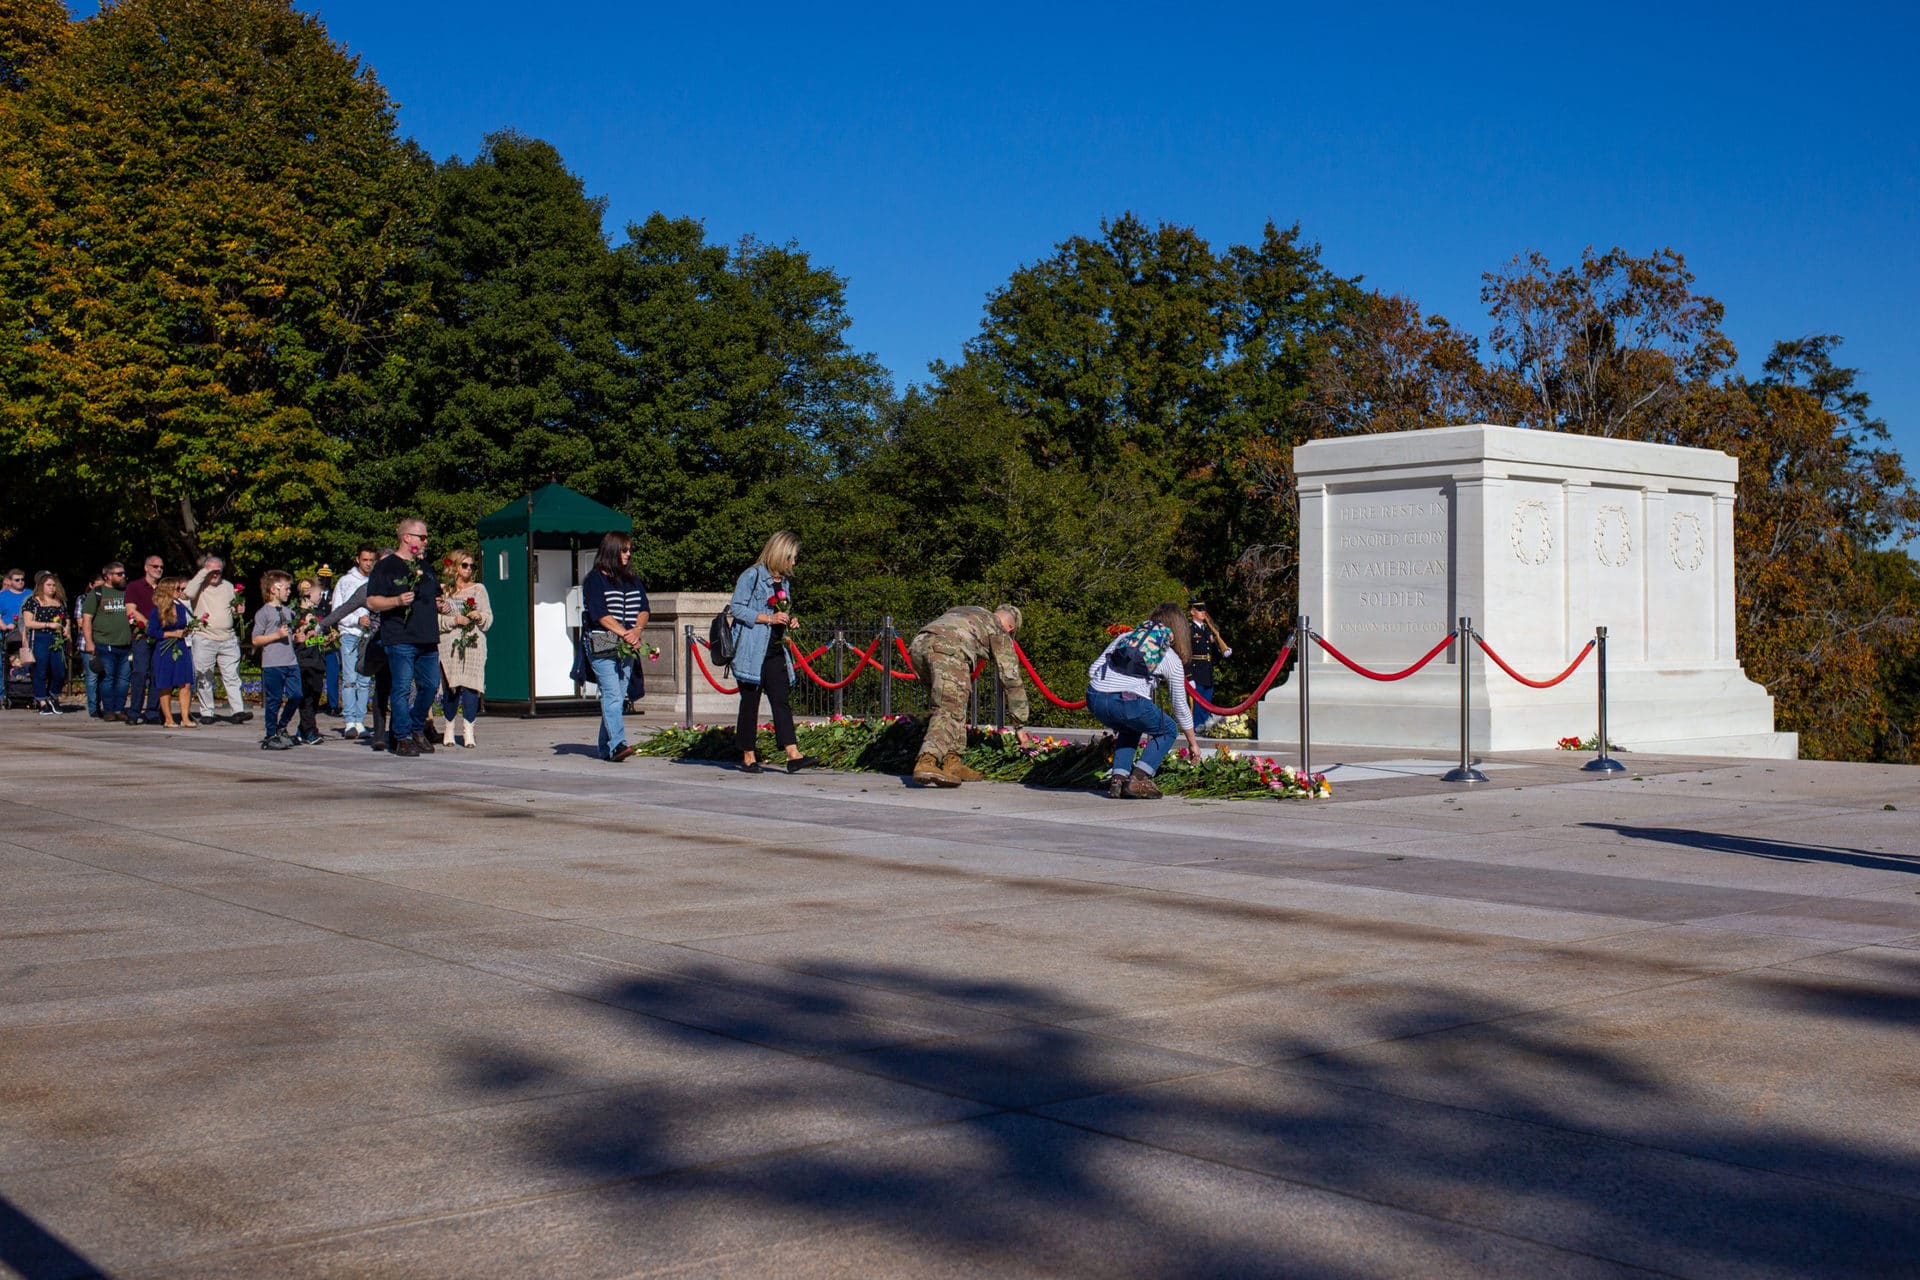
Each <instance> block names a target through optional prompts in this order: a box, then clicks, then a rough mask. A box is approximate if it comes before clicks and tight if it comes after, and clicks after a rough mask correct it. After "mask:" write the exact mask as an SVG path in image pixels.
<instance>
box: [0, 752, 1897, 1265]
mask: <svg viewBox="0 0 1920 1280" xmlns="http://www.w3.org/2000/svg"><path fill="white" fill-rule="evenodd" d="M482 733H483V742H484V749H483V750H480V751H474V752H466V751H452V752H448V751H444V750H443V751H441V752H440V753H439V754H437V755H435V756H433V757H430V758H427V759H422V760H419V761H395V760H389V759H387V758H385V757H382V756H376V755H374V754H372V753H370V752H367V751H365V750H362V749H359V748H356V747H351V746H348V745H346V744H343V743H339V742H333V743H329V744H328V745H326V746H322V747H316V748H311V749H307V750H301V751H296V752H288V753H284V754H267V753H262V752H260V751H258V750H257V749H255V746H254V739H253V735H252V734H251V733H250V732H248V731H247V730H244V729H225V728H215V729H205V730H199V731H196V732H190V733H189V732H175V733H166V732H162V731H160V730H157V729H150V730H142V731H133V730H128V729H125V728H122V727H119V726H106V725H98V724H94V723H91V722H84V723H83V722H79V721H78V720H77V719H76V720H70V721H64V722H59V723H49V722H47V721H44V720H41V719H38V718H34V717H30V716H26V715H20V714H9V715H6V716H0V763H3V765H4V776H5V777H6V779H7V781H8V786H7V788H6V790H5V793H4V796H0V807H3V808H4V816H5V824H4V826H5V830H4V833H0V885H4V890H5V892H4V896H3V897H0V1274H10V1275H22V1276H29V1277H35V1278H40V1277H54V1276H75V1275H86V1274H103V1275H111V1276H116V1277H119V1276H126V1277H133V1276H140V1277H146V1276H169V1277H196V1278H198V1277H249V1278H252V1277H282V1276H289V1277H306V1276H355V1277H359V1276H369V1277H416V1276H419V1277H441V1276H444V1277H474V1276H516V1277H517V1276H566V1277H601V1276H625V1275H656V1274H666V1275H691V1276H754V1277H759V1276H782V1277H785V1276H803V1277H804V1276H956V1277H958V1276H967V1277H977V1276H993V1277H999V1276H1027V1275H1087V1276H1102V1277H1106V1276H1154V1277H1157V1276H1255V1275H1269V1274H1271V1275H1296V1276H1324V1277H1363V1276H1488V1275H1503V1276H1556V1277H1557V1276H1588V1275H1614V1274H1630V1273H1637V1272H1653V1273H1659V1274H1665V1275H1683V1276H1720V1275H1725V1276H1735V1275H1737V1276H1757V1275H1769V1276H1771V1275H1778V1276H1839V1275H1881V1276H1891V1275H1906V1276H1912V1275H1916V1274H1920V1105H1917V1104H1920V1053H1917V1048H1920V824H1916V821H1915V819H1916V816H1920V770H1915V769H1908V768H1894V767H1880V766H1865V765H1831V764H1794V763H1790V762H1777V761H1765V762H1729V761H1716V762H1702V761H1680V760H1653V759H1646V758H1641V757H1633V756H1629V757H1627V759H1628V761H1629V762H1630V763H1631V764H1632V765H1633V767H1634V770H1635V771H1636V772H1637V773H1638V774H1639V775H1640V779H1639V780H1637V781H1636V780H1634V779H1633V778H1632V777H1619V778H1615V779H1611V780H1600V779H1593V778H1591V777H1590V776H1586V775H1582V774H1581V773H1579V771H1578V766H1579V764H1580V761H1581V757H1578V756H1572V755H1556V754H1554V753H1550V752H1548V753H1540V754H1537V755H1528V756H1520V757H1502V758H1498V759H1496V760H1494V761H1491V762H1490V764H1492V765H1494V766H1505V767H1496V768H1494V770H1493V773H1494V779H1493V781H1492V782H1490V783H1489V784H1487V785H1485V786H1484V787H1481V788H1479V789H1476V790H1471V791H1465V790H1458V789H1450V788H1448V787H1446V786H1444V785H1442V784H1440V783H1438V782H1436V781H1434V780H1433V779H1431V778H1420V777H1393V776H1380V777H1377V778H1376V779H1375V780H1371V781H1361V782H1356V783H1353V784H1351V785H1346V786H1342V787H1341V789H1340V791H1339V794H1338V795H1337V796H1336V798H1335V799H1334V800H1332V801H1330V802H1320V803H1317V804H1308V803H1294V804H1278V803H1257V804H1255V803H1227V802H1188V801H1180V800H1167V801H1164V802H1161V803H1159V804H1146V803H1140V802H1134V803H1124V802H1118V803H1117V802H1110V801H1107V800H1105V799H1103V798H1099V797H1095V796H1092V795H1080V794H1065V793H1060V792H1047V791H1038V790H1028V789H1025V788H1022V787H1018V786H1011V785H974V786H968V787H965V788H962V789H960V790H958V791H920V790H915V789H912V788H909V787H906V786H904V785H902V783H901V782H900V781H899V780H897V779H892V778H884V777H875V776H855V775H802V776H800V777H787V776H784V775H768V776H764V777H760V778H748V777H745V776H742V775H739V774H737V773H733V772H731V771H729V770H724V769H720V768H717V767H714V766H708V765H697V764H668V763H664V762H659V761H650V760H643V759H635V760H633V761H631V762H629V763H628V764H626V765H624V766H621V767H618V768H616V767H612V766H608V765H604V764H601V763H599V762H597V761H594V760H593V759H591V758H590V757H589V756H588V755H587V754H586V749H585V748H584V747H582V746H580V745H578V744H581V743H586V742H589V741H590V740H591V739H592V736H593V722H592V721H591V720H584V719H565V720H555V719H542V720H539V721H534V722H525V721H519V720H514V719H508V718H505V717H495V718H492V719H489V720H486V721H483V722H482ZM556 744H558V745H557V746H556ZM1338 755H1339V753H1337V752H1335V751H1331V750H1328V751H1323V752H1322V753H1320V754H1319V757H1318V758H1320V759H1321V760H1322V761H1326V760H1333V759H1337V758H1338ZM1889 805H1890V806H1893V808H1891V809H1889V808H1887V807H1886V806H1889Z"/></svg>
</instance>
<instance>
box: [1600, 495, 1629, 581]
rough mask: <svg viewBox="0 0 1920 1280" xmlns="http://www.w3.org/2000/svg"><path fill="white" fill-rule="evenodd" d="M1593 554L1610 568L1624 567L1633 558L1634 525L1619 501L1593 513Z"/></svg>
mask: <svg viewBox="0 0 1920 1280" xmlns="http://www.w3.org/2000/svg"><path fill="white" fill-rule="evenodd" d="M1593 554H1594V555H1595V556H1596V557H1597V558H1598V559H1599V561H1600V563H1601V564H1603V565H1606V566H1607V567H1608V568H1609V569H1619V568H1624V567H1625V566H1626V564H1627V562H1628V561H1630V560H1632V559H1633V526H1632V524H1630V523H1629V522H1628V520H1627V509H1626V508H1625V507H1623V506H1621V505H1620V504H1619V503H1617V502H1616V503H1608V504H1607V505H1606V506H1604V507H1601V508H1600V509H1599V510H1598V511H1595V512H1594V513H1593Z"/></svg>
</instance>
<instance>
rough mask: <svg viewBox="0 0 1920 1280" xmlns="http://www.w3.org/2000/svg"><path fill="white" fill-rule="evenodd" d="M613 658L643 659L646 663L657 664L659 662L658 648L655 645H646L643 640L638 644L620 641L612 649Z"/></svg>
mask: <svg viewBox="0 0 1920 1280" xmlns="http://www.w3.org/2000/svg"><path fill="white" fill-rule="evenodd" d="M613 656H614V657H616V658H645V659H646V660H647V661H648V662H658V661H660V646H659V645H657V644H648V643H647V642H646V641H645V640H642V641H641V642H640V643H639V644H634V643H633V642H632V641H631V640H622V641H621V642H620V643H619V644H617V645H615V646H614V647H613Z"/></svg>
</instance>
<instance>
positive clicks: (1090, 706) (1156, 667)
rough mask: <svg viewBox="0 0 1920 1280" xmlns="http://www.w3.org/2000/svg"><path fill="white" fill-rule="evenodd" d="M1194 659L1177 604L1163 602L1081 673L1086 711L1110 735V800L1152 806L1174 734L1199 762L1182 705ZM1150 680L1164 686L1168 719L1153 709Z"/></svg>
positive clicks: (1184, 619) (1188, 716)
mask: <svg viewBox="0 0 1920 1280" xmlns="http://www.w3.org/2000/svg"><path fill="white" fill-rule="evenodd" d="M1192 660H1193V631H1192V629H1191V628H1190V627H1189V626H1188V625H1187V617H1186V614H1185V612H1184V611H1183V610H1182V609H1181V608H1180V606H1179V605H1177V604H1163V605H1161V606H1159V607H1158V608H1156V609H1155V610H1154V611H1153V612H1152V613H1151V614H1148V615H1147V620H1146V621H1145V622H1142V623H1141V624H1139V625H1138V626H1136V627H1134V628H1133V629H1132V630H1130V631H1128V632H1126V633H1125V634H1124V635H1119V636H1115V637H1114V638H1113V640H1112V642H1111V643H1109V644H1108V645H1107V647H1106V648H1105V649H1104V650H1102V651H1101V653H1100V656H1099V657H1098V658H1095V659H1094V660H1093V665H1092V666H1090V667H1088V668H1087V710H1088V711H1090V712H1092V713H1093V717H1094V719H1096V720H1098V721H1099V722H1100V723H1101V724H1103V725H1105V726H1107V728H1109V729H1111V730H1113V731H1114V734H1115V735H1116V740H1115V742H1114V749H1113V768H1112V769H1111V770H1110V771H1109V774H1108V777H1107V794H1108V795H1109V796H1111V797H1112V798H1113V799H1115V800H1118V799H1121V798H1122V797H1125V798H1127V799H1131V800H1158V799H1159V798H1160V788H1159V786H1158V785H1156V784H1155V782H1154V780H1153V775H1154V774H1155V773H1157V772H1159V769H1160V762H1161V761H1162V760H1163V759H1165V758H1166V755H1167V751H1168V750H1169V749H1170V748H1171V747H1172V746H1173V741H1174V738H1175V737H1176V736H1177V734H1179V733H1184V734H1186V736H1187V748H1188V750H1190V751H1192V752H1193V755H1194V758H1195V759H1198V758H1199V756H1200V742H1199V739H1197V738H1195V737H1194V736H1193V710H1192V708H1191V707H1189V706H1188V705H1187V663H1189V662H1191V661H1192ZM1155 681H1159V682H1161V683H1162V684H1164V685H1165V686H1166V689H1167V697H1168V699H1169V700H1170V701H1171V702H1172V703H1173V718H1172V719H1168V717H1167V713H1166V712H1164V711H1162V710H1161V709H1160V708H1159V707H1156V706H1155V705H1153V686H1154V682H1155ZM1143 741H1144V742H1145V744H1146V745H1145V746H1142V745H1141V743H1142V742H1143Z"/></svg>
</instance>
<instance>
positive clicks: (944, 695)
mask: <svg viewBox="0 0 1920 1280" xmlns="http://www.w3.org/2000/svg"><path fill="white" fill-rule="evenodd" d="M1019 629H1020V610H1018V609H1016V608H1015V607H1014V606H1012V605H1010V604H1003V605H1001V606H1000V607H999V608H998V609H995V610H993V611H992V612H988V611H987V610H986V609H983V608H981V607H980V606H979V605H973V604H963V605H959V606H958V607H956V608H952V609H949V610H947V611H946V612H945V613H943V614H941V615H940V616H939V617H937V618H935V619H934V620H933V621H932V622H929V623H928V624H927V625H926V626H924V627H922V628H920V633H919V634H918V635H916V636H914V638H913V643H912V644H910V645H908V646H907V652H908V653H909V654H910V655H912V658H913V674H914V675H915V677H917V678H918V679H919V680H920V681H921V683H922V684H924V685H925V686H926V690H927V704H928V705H929V706H930V707H932V708H933V712H932V715H931V716H929V717H928V720H927V736H926V738H925V740H924V741H922V742H921V744H920V757H919V759H917V760H915V761H914V765H913V780H914V781H915V782H918V783H921V784H922V785H925V784H928V783H931V784H932V785H934V786H936V787H957V786H959V785H960V784H961V783H963V782H978V781H979V780H980V774H979V773H977V772H975V771H974V770H972V769H969V768H968V767H967V766H966V764H965V762H964V761H962V760H961V759H960V753H961V752H962V751H965V750H966V749H967V694H968V692H969V691H970V690H971V689H972V688H973V668H974V666H975V665H976V664H977V663H979V662H981V661H983V660H985V659H987V658H991V659H993V665H994V669H995V670H997V671H998V672H999V673H1000V682H1001V684H1002V685H1003V686H1005V688H1006V691H1007V720H1008V722H1009V723H1011V724H1012V725H1013V727H1014V729H1015V730H1017V731H1018V733H1019V738H1020V741H1021V742H1022V743H1025V742H1028V741H1030V739H1029V738H1028V737H1027V731H1026V728H1025V725H1026V723H1027V686H1026V684H1025V682H1023V681H1022V680H1021V678H1020V660H1019V659H1018V658H1017V657H1015V656H1014V652H1013V633H1014V632H1016V631H1018V630H1019Z"/></svg>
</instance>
